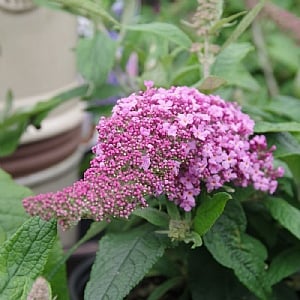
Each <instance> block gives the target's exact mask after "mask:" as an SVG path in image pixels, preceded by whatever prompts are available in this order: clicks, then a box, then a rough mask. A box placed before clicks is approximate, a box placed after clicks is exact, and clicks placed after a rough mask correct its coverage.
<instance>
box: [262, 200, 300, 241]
mask: <svg viewBox="0 0 300 300" xmlns="http://www.w3.org/2000/svg"><path fill="white" fill-rule="evenodd" d="M264 204H265V206H266V207H267V208H268V210H269V211H270V214H271V215H272V217H273V218H274V219H275V220H277V221H278V222H279V223H280V224H281V225H282V226H283V227H284V228H286V229H287V230H288V231H290V232H291V233H292V234H293V235H294V236H296V237H297V238H298V239H300V211H299V210H298V209H297V208H295V207H294V206H292V205H290V204H289V203H288V202H286V201H284V200H283V199H281V198H275V197H268V198H266V199H265V200H264Z"/></svg>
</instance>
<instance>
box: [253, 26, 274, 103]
mask: <svg viewBox="0 0 300 300" xmlns="http://www.w3.org/2000/svg"><path fill="white" fill-rule="evenodd" d="M252 36H253V42H254V44H255V46H256V48H257V55H258V59H259V62H260V64H261V67H262V70H263V72H264V75H265V79H266V83H267V87H268V91H269V94H270V96H272V97H274V96H276V95H278V93H279V88H278V84H277V82H276V79H275V76H274V73H273V68H272V63H271V62H270V59H269V55H268V51H267V47H266V43H265V40H264V37H263V33H262V30H261V26H260V24H259V22H258V21H254V22H253V23H252Z"/></svg>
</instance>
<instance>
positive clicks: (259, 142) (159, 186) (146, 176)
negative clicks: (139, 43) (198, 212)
mask: <svg viewBox="0 0 300 300" xmlns="http://www.w3.org/2000/svg"><path fill="white" fill-rule="evenodd" d="M146 86H147V90H146V91H144V92H139V93H135V94H132V95H130V96H129V97H127V98H123V99H120V100H119V101H118V102H117V105H116V106H115V107H114V109H113V114H112V116H111V117H110V118H104V117H103V118H101V119H100V121H99V124H98V126H97V130H98V132H99V140H98V143H97V145H96V146H95V147H94V148H93V151H94V153H95V158H94V159H93V160H92V162H91V167H90V168H89V169H88V170H87V171H86V172H85V174H84V178H83V180H80V181H78V182H76V183H74V184H73V186H71V187H67V188H65V189H64V190H62V191H59V192H56V193H49V194H42V195H37V196H33V197H29V198H26V199H25V200H24V201H23V204H24V207H25V209H26V210H27V211H28V212H29V213H30V214H32V215H39V216H41V217H42V218H44V219H49V218H51V217H56V218H58V220H59V223H60V224H61V225H62V226H63V227H65V228H67V227H69V226H70V225H72V224H74V223H77V222H78V220H80V219H81V218H92V219H94V220H97V221H99V220H103V219H108V218H110V217H128V216H129V215H130V213H131V212H132V211H133V210H134V209H135V208H136V207H143V206H146V205H147V203H146V200H145V196H146V195H155V196H158V195H160V194H165V195H166V196H167V197H168V199H169V200H170V201H173V202H174V203H176V204H177V205H179V206H180V207H181V208H183V209H184V210H185V211H190V210H191V209H192V208H193V207H194V206H195V196H197V195H199V193H200V192H201V191H200V183H203V185H204V186H205V187H206V189H207V191H208V192H211V191H213V190H215V189H218V188H220V187H221V186H222V185H224V184H225V183H227V182H233V183H234V184H236V185H240V186H243V187H245V186H248V185H250V184H253V186H254V188H255V189H257V190H261V191H265V192H270V193H273V192H274V191H275V190H276V187H277V181H276V178H277V177H280V176H282V174H283V170H282V169H281V168H278V169H274V168H273V156H272V151H273V150H274V147H272V148H271V149H269V150H268V149H267V143H266V139H265V137H264V136H255V137H253V138H252V139H250V135H252V134H253V127H254V122H253V121H252V120H251V119H250V118H249V116H248V115H246V114H244V113H242V112H241V110H240V109H239V107H238V106H237V105H236V104H234V103H229V102H225V101H224V100H222V99H221V98H220V97H219V96H215V95H204V94H201V93H200V92H199V91H198V90H196V89H195V88H189V87H172V88H170V89H163V88H154V87H153V86H152V83H151V82H146Z"/></svg>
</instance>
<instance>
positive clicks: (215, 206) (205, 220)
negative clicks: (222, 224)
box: [194, 192, 232, 236]
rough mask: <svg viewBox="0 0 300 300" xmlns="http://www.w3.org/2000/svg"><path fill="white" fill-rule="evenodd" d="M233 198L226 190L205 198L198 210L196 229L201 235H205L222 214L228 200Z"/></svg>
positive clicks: (195, 222)
mask: <svg viewBox="0 0 300 300" xmlns="http://www.w3.org/2000/svg"><path fill="white" fill-rule="evenodd" d="M231 198H232V197H231V195H230V194H227V193H224V192H221V193H217V194H215V195H213V197H207V198H205V199H204V201H203V203H201V205H200V206H199V207H198V209H197V211H196V216H195V219H194V228H195V231H196V232H197V233H198V234H200V235H201V236H202V235H204V234H205V233H206V232H207V231H208V230H209V229H210V228H211V227H212V226H213V224H214V223H215V222H216V220H217V219H218V218H219V217H220V216H221V214H222V212H223V210H224V208H225V205H226V203H227V201H228V200H229V199H231Z"/></svg>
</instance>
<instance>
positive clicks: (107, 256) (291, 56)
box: [0, 0, 300, 299]
mask: <svg viewBox="0 0 300 300" xmlns="http://www.w3.org/2000/svg"><path fill="white" fill-rule="evenodd" d="M39 2H42V1H39ZM198 2H199V3H196V1H195V3H193V4H186V6H187V15H186V17H185V18H184V22H177V23H176V25H175V24H170V23H171V22H172V20H173V19H174V17H172V18H171V17H170V14H168V13H167V11H178V10H179V9H180V10H182V9H183V7H182V6H185V5H183V4H180V3H179V2H178V3H177V2H176V1H175V2H174V3H172V4H170V3H166V2H164V3H161V6H160V13H159V14H155V15H153V13H152V11H151V9H150V8H149V7H147V8H145V7H143V8H142V10H141V12H140V13H139V14H137V9H138V8H139V5H138V2H136V1H125V2H124V3H125V6H124V10H123V14H122V15H121V17H118V16H114V15H113V14H111V12H110V10H109V8H110V5H111V4H112V3H111V2H110V1H102V2H101V3H98V2H93V1H89V0H88V1H84V2H82V1H76V0H62V1H47V2H44V1H43V4H47V5H49V6H51V7H52V8H59V9H64V10H67V11H69V12H71V13H75V14H80V15H84V16H86V17H88V18H89V19H90V20H92V22H93V23H94V30H95V33H94V35H93V37H92V38H82V39H81V40H80V41H79V43H78V45H77V48H76V54H77V61H78V69H79V71H80V72H81V74H82V75H83V76H84V77H85V78H86V80H87V81H86V84H84V85H83V86H82V87H79V88H77V89H75V90H73V91H71V94H69V93H67V94H64V95H58V97H55V98H54V99H50V100H49V101H47V102H43V103H41V104H38V105H37V106H36V107H34V108H32V109H31V110H27V111H26V112H24V111H21V112H17V113H15V112H14V113H13V112H10V110H9V106H10V105H9V103H10V101H11V99H10V98H11V97H9V96H8V99H7V111H6V113H5V114H3V116H2V123H0V126H2V127H0V129H1V131H0V132H1V134H0V138H1V146H2V145H3V146H2V147H1V149H2V150H1V151H3V153H5V154H7V153H9V152H11V151H12V150H13V149H14V147H15V146H16V145H17V140H18V137H19V136H20V135H21V133H22V132H23V130H24V129H25V128H26V126H27V125H28V124H34V125H35V126H39V125H40V122H41V120H42V118H43V117H44V116H45V115H46V114H47V112H48V111H49V110H50V109H52V108H53V107H55V106H56V105H58V104H59V103H61V102H62V101H66V100H67V99H68V98H71V97H73V95H82V96H83V98H84V99H85V100H87V101H89V102H88V103H90V104H88V107H89V110H91V111H93V112H94V113H95V115H96V116H97V117H98V115H99V113H100V114H101V113H103V110H104V109H107V110H106V111H109V109H110V107H111V106H104V107H103V106H102V107H101V106H100V107H99V106H98V105H94V102H93V100H94V99H98V100H99V99H105V98H107V97H109V96H116V95H128V94H129V93H130V92H132V91H136V90H138V89H140V88H141V85H142V82H143V81H144V79H147V80H149V79H152V80H154V82H155V84H156V85H158V86H164V87H170V86H171V85H188V86H195V87H197V88H199V89H200V90H201V91H202V92H205V93H211V92H213V93H217V94H220V95H221V96H222V97H223V98H224V99H227V100H228V101H232V100H234V101H237V102H238V103H239V104H241V105H242V108H243V110H244V111H245V112H247V113H248V114H249V115H250V116H251V117H252V118H253V119H254V120H255V121H256V126H255V132H256V133H259V134H260V133H264V134H266V136H267V139H268V142H269V144H270V145H272V144H275V145H276V146H277V150H276V152H275V157H276V163H277V164H278V165H282V166H284V168H285V176H284V177H283V178H281V179H280V180H279V188H278V191H277V193H276V194H275V195H274V196H266V195H265V194H261V193H257V192H255V191H254V190H252V189H251V188H247V189H238V188H235V190H234V191H232V190H231V188H229V187H224V188H223V189H221V190H220V191H218V192H217V193H215V194H213V195H202V196H201V199H199V201H200V202H201V205H200V206H199V207H198V208H197V209H196V210H195V211H194V212H193V214H192V215H186V214H183V213H182V212H180V211H178V209H177V208H176V207H174V206H172V205H171V204H170V203H168V202H167V201H166V199H163V198H162V199H151V200H149V202H150V203H151V206H150V207H149V208H148V209H144V210H137V211H136V212H135V213H134V214H133V215H132V216H131V218H130V219H129V220H128V221H122V220H115V221H113V222H112V223H111V224H110V225H107V224H106V223H93V225H92V226H91V228H90V230H89V231H88V232H87V235H86V236H85V237H84V238H83V240H81V241H79V242H78V244H77V245H75V246H74V248H76V246H78V245H79V244H81V243H82V242H84V241H85V240H87V239H89V238H90V237H91V236H93V235H94V234H96V233H98V232H99V231H102V230H104V228H105V230H106V234H105V237H104V238H103V239H101V240H100V249H101V251H99V253H98V255H97V259H96V262H95V264H94V267H93V270H92V274H91V280H90V283H89V284H88V286H87V289H86V298H87V299H99V297H100V299H101V297H102V298H103V299H104V297H108V298H109V299H122V298H124V297H125V296H126V295H127V294H128V292H129V290H130V289H131V288H132V287H134V286H135V285H136V284H137V283H138V282H139V281H140V280H141V279H142V278H143V277H144V276H147V277H153V276H160V278H161V279H162V280H161V283H160V284H158V285H157V286H156V287H155V288H154V290H153V291H152V294H151V296H149V299H160V298H162V296H163V295H164V294H168V293H171V292H170V290H172V289H173V290H175V291H176V293H177V294H176V295H177V297H178V299H179V297H181V298H180V299H190V298H192V299H199V298H201V299H224V298H225V299H241V298H244V299H257V298H258V299H297V298H296V297H297V296H296V293H295V290H297V289H299V286H298V285H297V282H298V281H297V271H298V270H299V267H300V254H299V253H300V252H299V247H300V244H299V239H300V231H299V228H300V223H299V222H300V218H299V217H300V212H299V208H300V206H299V200H300V199H299V197H300V196H299V186H300V173H299V170H300V146H299V131H300V124H299V122H298V121H299V115H300V112H299V110H300V106H299V91H298V89H299V55H300V50H299V47H297V44H296V43H297V38H295V35H291V36H290V37H289V36H288V35H287V34H286V32H284V31H281V30H282V28H283V29H284V28H286V27H284V26H282V24H281V25H280V26H281V27H280V29H278V27H277V26H278V25H277V23H278V18H277V19H276V17H274V16H273V17H274V18H273V19H274V20H273V21H272V20H270V19H269V18H268V20H267V19H266V18H263V17H260V18H258V19H255V20H253V19H254V17H255V16H256V15H257V13H258V12H259V11H260V10H261V9H262V7H263V6H264V5H265V8H264V13H270V6H268V5H269V3H267V4H265V1H260V2H259V3H258V4H257V5H256V6H254V7H253V8H252V10H251V11H250V12H248V13H247V14H246V13H244V15H243V13H241V11H244V10H245V8H246V7H245V6H244V4H242V2H241V1H228V3H225V5H224V12H223V19H222V18H221V15H222V7H223V6H222V5H221V2H220V1H206V2H208V3H210V4H212V6H211V7H212V8H213V9H214V15H213V18H212V20H210V18H209V17H208V18H207V20H206V24H198V23H197V20H198V19H197V17H199V14H201V12H202V11H203V10H202V11H201V10H197V8H196V7H197V5H199V7H200V5H203V1H198ZM273 4H276V2H274V3H273ZM279 4H281V5H285V7H283V8H284V9H289V10H290V11H293V12H294V13H296V14H299V8H298V7H297V5H296V4H297V3H296V1H286V2H285V3H281V2H280V3H279ZM248 5H249V6H251V7H252V5H253V3H248ZM189 6H191V7H189ZM268 7H269V12H268ZM191 8H192V9H193V10H190V9H191ZM210 9H211V8H210ZM149 10H150V11H149ZM209 16H210V15H209ZM293 16H294V17H295V19H296V20H297V17H296V15H293ZM200 17H201V20H205V16H203V15H202V16H200ZM154 19H155V21H153V20H154ZM149 21H150V23H149ZM166 21H167V22H168V23H165V22H166ZM178 21H179V20H178ZM198 21H199V20H198ZM250 23H251V25H250ZM204 25H205V26H204ZM229 25H230V26H229ZM224 26H225V28H224V29H223V27H224ZM199 28H200V29H201V28H202V29H203V28H204V29H205V30H203V31H200V32H199ZM247 28H248V29H247ZM221 29H222V30H221ZM246 29H247V30H246ZM245 30H246V31H245ZM112 31H114V32H117V33H118V35H117V38H116V40H112V39H111V38H110V35H111V32H112ZM290 33H293V32H292V31H290ZM103 45H105V46H103ZM133 53H134V55H135V56H136V57H137V61H138V72H137V74H135V75H134V76H130V74H128V69H127V68H126V67H127V66H128V65H127V63H128V60H129V58H130V56H131V55H132V54H133ZM112 71H115V74H116V77H117V86H115V85H112V84H110V83H107V78H108V75H109V74H110V73H111V72H112ZM72 93H73V94H72ZM8 136H9V137H10V138H9V139H8ZM4 145H7V148H6V147H4ZM12 145H13V146H12ZM3 149H6V150H3ZM7 149H8V150H7ZM1 174H2V175H1V181H0V182H1V185H2V184H3V188H1V189H0V190H1V191H4V192H3V194H2V196H1V203H2V202H3V205H1V208H0V212H1V214H0V220H1V222H0V226H1V227H0V237H2V242H3V244H2V246H1V249H0V276H1V277H0V278H1V280H0V283H1V284H0V291H1V293H2V294H3V295H5V296H6V298H7V299H26V295H27V293H28V292H29V290H30V287H31V285H32V283H33V281H34V279H35V278H36V277H37V276H38V275H43V276H44V277H45V278H47V279H48V281H49V282H50V283H51V287H52V289H53V291H52V294H53V295H59V299H66V298H67V295H66V294H65V292H64V291H63V289H62V288H61V287H62V285H64V284H65V281H64V280H63V279H62V278H63V277H61V276H63V263H64V262H65V260H66V259H67V257H68V255H70V253H71V252H72V250H74V249H71V251H70V252H69V253H67V254H65V255H64V256H63V255H62V254H61V252H60V251H59V247H57V244H56V242H55V234H56V230H55V224H54V222H49V223H47V222H43V221H41V220H40V219H38V218H29V217H27V216H26V214H25V212H24V211H23V208H22V207H21V204H20V200H21V199H23V198H24V197H25V196H28V195H29V193H30V191H28V190H27V189H24V188H21V187H17V186H16V185H15V184H14V183H13V182H12V181H11V180H10V179H9V177H8V176H7V175H6V174H4V173H1ZM230 198H232V199H230ZM8 200H9V201H10V205H8ZM159 204H160V205H162V207H160V206H159ZM8 218H9V220H8ZM143 220H146V221H147V222H144V221H143ZM23 222H25V223H23ZM149 223H150V224H149ZM120 228H122V230H120ZM157 231H160V232H165V233H166V234H167V235H162V234H160V235H157V234H156V232H157ZM193 232H195V233H196V234H194V233H193ZM168 236H169V237H173V242H171V241H170V238H168ZM199 236H200V237H201V238H200V239H199ZM178 237H180V239H182V240H184V241H185V242H186V243H184V242H178V241H176V240H178ZM191 242H194V245H196V246H199V245H200V244H201V243H202V242H203V246H201V247H196V249H191V246H192V245H193V244H192V243H191ZM53 245H56V246H55V247H53ZM28 249H30V251H29V250H28ZM49 255H50V256H49ZM49 257H50V258H49ZM53 257H54V258H53ZM112 261H113V262H114V263H113V265H111V264H110V262H112ZM141 261H143V263H142V264H141V263H140V262H141ZM36 262H39V264H36ZM33 265H35V266H36V267H35V268H32V266H33ZM45 265H46V266H45ZM16 266H18V272H17V273H14V272H12V270H14V269H15V267H16ZM44 266H45V267H44ZM60 268H62V269H61V270H62V271H61V270H60V271H59V272H58V269H60ZM28 269H30V272H29V273H28V272H27V270H28ZM133 270H134V272H133ZM131 272H132V273H131ZM24 274H26V276H24ZM128 274H132V276H128ZM20 275H21V276H20ZM99 278H101V280H99ZM199 282H201V284H199ZM11 286H14V287H16V288H15V289H14V290H15V293H16V294H12V293H11ZM115 287H117V288H115ZM17 293H19V294H17ZM22 293H23V294H22ZM179 293H181V295H180V296H178V295H179ZM99 295H100V296H99Z"/></svg>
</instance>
